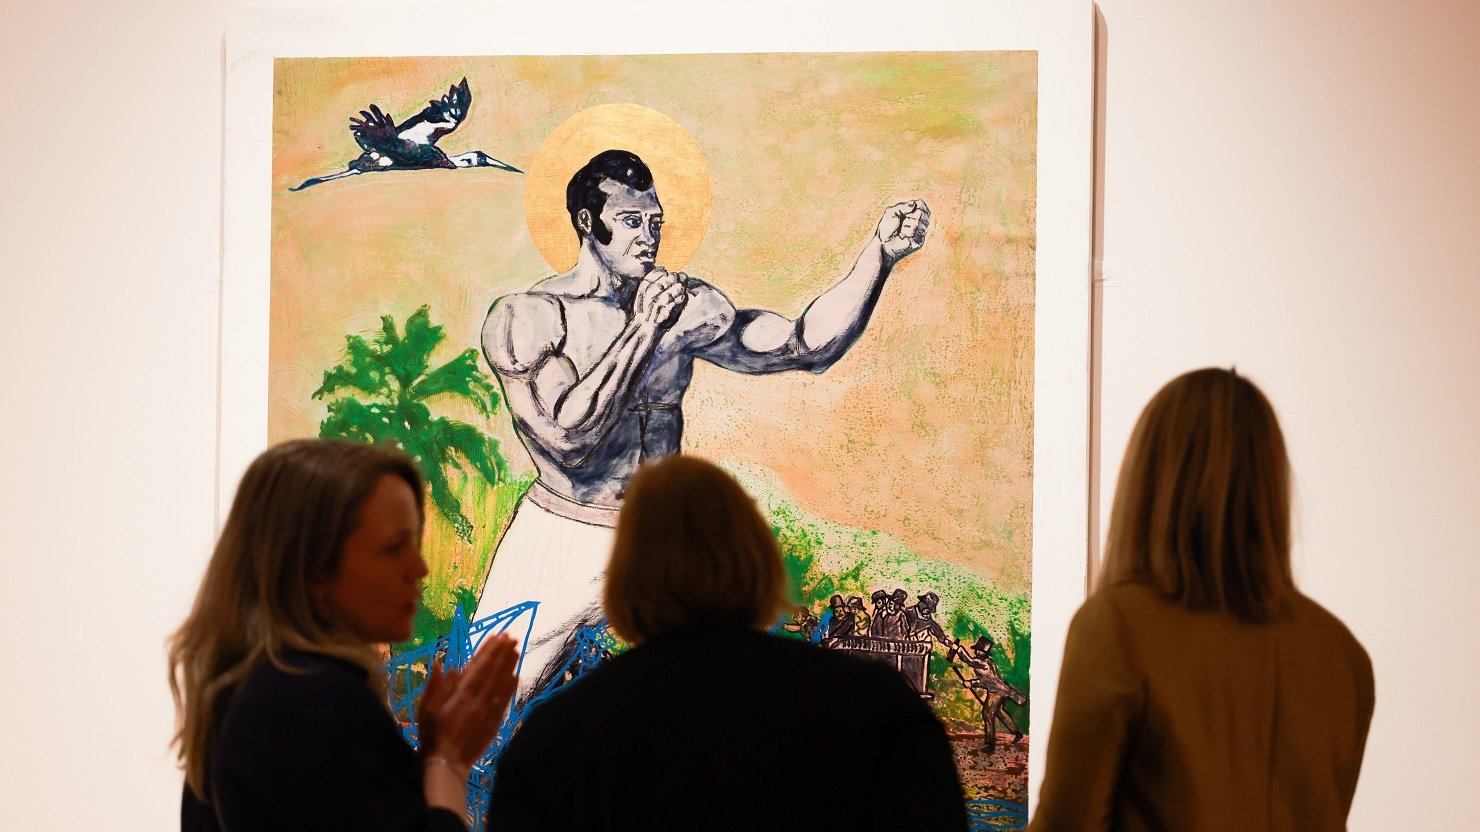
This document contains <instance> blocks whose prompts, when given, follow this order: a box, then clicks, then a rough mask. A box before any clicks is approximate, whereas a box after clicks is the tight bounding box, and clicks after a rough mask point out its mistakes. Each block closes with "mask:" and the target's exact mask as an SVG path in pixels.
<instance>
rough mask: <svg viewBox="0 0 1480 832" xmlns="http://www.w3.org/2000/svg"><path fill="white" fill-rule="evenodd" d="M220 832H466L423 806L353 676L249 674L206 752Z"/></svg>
mask: <svg viewBox="0 0 1480 832" xmlns="http://www.w3.org/2000/svg"><path fill="white" fill-rule="evenodd" d="M211 762H212V764H211V772H210V781H211V793H212V797H213V798H214V800H215V802H216V803H217V806H218V807H219V810H220V813H221V817H222V819H223V820H224V821H225V826H226V829H227V830H228V832H240V831H241V830H282V832H299V830H302V832H310V830H312V832H319V831H320V830H324V829H355V830H363V831H364V832H422V831H423V830H425V832H466V830H467V827H466V826H465V825H464V823H463V820H462V818H461V817H459V816H458V815H457V814H456V813H454V812H450V811H447V810H446V809H441V808H434V807H430V806H428V805H427V803H426V798H425V796H424V795H423V792H422V784H421V773H420V768H419V765H418V761H417V759H416V755H415V753H414V752H413V751H412V750H411V748H410V747H409V746H407V745H406V743H405V742H404V741H403V740H402V739H401V736H400V734H399V732H398V731H397V729H396V726H395V723H394V721H393V720H392V718H391V716H390V714H389V713H388V711H387V710H386V708H385V706H384V705H382V704H381V703H380V702H379V701H378V700H377V698H376V697H375V694H374V693H373V692H372V691H371V690H370V688H369V686H368V685H367V684H366V682H365V680H364V678H363V674H362V673H361V674H359V676H358V678H357V677H356V672H355V671H351V670H348V669H347V668H339V667H322V668H317V669H315V670H314V671H312V672H309V673H306V674H290V673H285V672H281V671H273V672H270V673H266V674H263V673H256V674H254V675H253V677H252V678H251V679H249V680H248V682H247V683H245V684H244V685H243V688H242V689H241V690H240V691H238V693H237V695H236V696H235V697H233V701H232V703H231V705H230V706H229V707H228V709H227V715H226V717H225V719H224V720H223V723H222V726H221V731H220V733H219V734H218V738H217V741H216V743H215V748H214V749H213V752H212V755H211Z"/></svg>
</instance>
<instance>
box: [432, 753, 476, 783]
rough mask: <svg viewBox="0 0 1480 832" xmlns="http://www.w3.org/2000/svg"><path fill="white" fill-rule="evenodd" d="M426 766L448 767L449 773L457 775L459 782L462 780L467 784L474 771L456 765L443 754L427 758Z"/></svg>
mask: <svg viewBox="0 0 1480 832" xmlns="http://www.w3.org/2000/svg"><path fill="white" fill-rule="evenodd" d="M426 764H427V765H429V766H432V765H436V766H446V767H447V769H448V770H449V771H451V772H452V773H453V774H456V775H457V777H458V779H459V780H462V781H463V782H465V783H466V782H467V781H468V778H469V777H471V776H472V774H473V772H472V769H471V768H469V767H468V766H460V765H458V764H457V763H454V762H452V761H451V760H449V759H447V758H446V757H443V756H442V755H441V754H433V755H432V756H430V757H427V758H426Z"/></svg>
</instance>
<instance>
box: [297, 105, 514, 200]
mask: <svg viewBox="0 0 1480 832" xmlns="http://www.w3.org/2000/svg"><path fill="white" fill-rule="evenodd" d="M472 104H473V93H472V92H471V91H470V90H469V89H468V79H467V78H464V79H462V83H460V84H456V85H454V86H452V87H449V88H448V89H447V94H446V95H444V96H442V97H441V98H439V99H433V100H431V101H428V102H427V106H426V109H424V110H422V111H421V112H420V113H417V114H416V115H414V116H412V117H411V118H409V119H407V120H406V121H403V122H401V123H400V124H396V122H395V120H394V119H392V118H391V117H390V115H388V114H387V113H385V112H384V111H382V110H381V109H380V107H378V106H376V105H374V104H371V105H370V109H369V110H361V111H360V117H359V118H355V117H354V116H350V119H349V131H350V132H351V133H353V134H354V137H355V143H356V144H358V145H359V146H360V149H361V150H362V151H364V152H363V153H361V154H360V156H359V158H357V159H355V160H353V161H351V162H350V163H349V167H347V168H346V169H345V170H342V171H339V172H338V173H330V174H326V175H324V176H315V177H313V178H312V179H306V180H304V182H303V184H301V185H299V186H298V187H296V188H289V189H288V190H290V191H301V190H303V189H304V188H307V187H309V186H310V185H317V184H319V183H320V182H329V181H332V180H334V179H343V178H344V177H346V176H355V175H357V174H361V173H372V172H374V171H378V170H426V169H428V168H451V169H457V168H498V169H499V170H507V171H512V172H513V173H523V172H524V171H522V170H520V169H518V168H516V167H514V166H513V165H510V164H508V163H506V162H501V161H499V160H498V159H495V158H493V157H492V156H489V155H488V154H487V153H484V152H483V151H481V150H469V151H468V152H466V153H459V154H457V155H455V156H449V155H447V152H446V151H444V150H443V149H442V148H440V147H437V140H438V139H440V138H442V137H443V136H445V135H447V134H448V133H451V132H452V131H453V130H456V129H457V126H458V125H459V124H462V123H463V119H465V118H467V117H468V108H469V107H471V106H472Z"/></svg>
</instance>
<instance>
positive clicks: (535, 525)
mask: <svg viewBox="0 0 1480 832" xmlns="http://www.w3.org/2000/svg"><path fill="white" fill-rule="evenodd" d="M568 502H569V501H567V500H564V499H563V498H561V497H559V496H558V495H555V494H553V493H552V492H550V491H549V490H548V489H546V488H544V487H543V486H542V485H541V484H540V483H539V482H536V483H535V484H534V485H533V486H532V487H531V488H530V493H529V494H527V495H525V497H524V499H523V500H521V501H520V502H519V505H518V506H517V507H516V508H515V509H514V519H513V521H511V522H510V523H509V529H508V531H507V532H505V533H504V537H503V539H502V540H501V541H499V544H498V548H497V549H496V550H495V551H494V554H493V566H492V567H491V568H490V569H489V572H488V581H487V582H486V583H485V584H484V586H483V594H482V596H480V597H479V599H478V611H477V612H476V613H475V614H474V616H473V621H474V622H477V621H480V620H482V619H484V618H487V617H488V616H490V615H493V614H495V613H498V612H500V611H502V610H506V609H508V608H509V607H512V606H514V605H516V604H520V603H523V602H526V601H535V602H538V604H539V606H538V607H536V608H535V611H534V620H533V622H532V624H530V625H528V633H529V637H528V640H527V641H526V642H525V645H524V648H523V650H524V653H523V656H522V657H521V658H520V663H519V690H518V693H517V694H515V702H516V703H523V702H524V701H525V700H526V699H528V698H529V697H530V696H532V695H534V694H535V693H538V692H539V691H540V690H541V689H543V687H544V686H545V685H547V684H548V683H549V682H550V681H552V680H553V679H554V677H555V676H556V674H557V673H558V672H559V671H560V669H561V668H560V665H561V664H563V663H564V662H565V660H567V659H568V658H569V656H568V655H567V650H566V649H564V648H566V646H567V641H568V640H569V639H570V638H571V637H572V636H574V634H575V632H576V630H577V629H579V628H580V627H582V626H589V625H592V624H595V623H596V622H598V621H600V620H601V619H602V618H604V617H605V616H604V614H603V612H602V610H601V587H602V578H603V577H605V575H606V564H607V561H608V560H610V559H611V549H612V540H613V538H614V536H615V535H614V529H613V528H612V527H611V526H610V525H606V523H607V522H614V521H615V516H616V512H615V510H606V509H598V508H596V507H593V506H585V505H582V504H579V503H571V504H570V505H569V506H564V505H562V504H563V503H568ZM552 508H553V509H556V510H557V511H559V512H560V513H556V511H552V510H551V509H552ZM562 515H576V516H579V517H581V519H575V518H574V517H572V516H562ZM509 632H510V633H511V634H512V635H514V636H515V637H516V638H519V637H522V636H523V635H524V634H525V632H526V625H525V622H524V621H522V620H521V621H516V622H515V623H514V624H513V625H512V626H511V627H510V628H509Z"/></svg>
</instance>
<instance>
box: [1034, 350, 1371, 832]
mask: <svg viewBox="0 0 1480 832" xmlns="http://www.w3.org/2000/svg"><path fill="white" fill-rule="evenodd" d="M1372 708H1373V681H1372V664H1371V662H1370V661H1369V660H1368V658H1367V654H1366V652H1365V651H1364V650H1363V649H1362V646H1361V645H1360V644H1358V643H1357V640H1356V639H1355V638H1353V637H1352V635H1351V633H1350V632H1348V631H1347V629H1346V627H1345V626H1343V625H1342V623H1341V622H1340V621H1338V620H1337V619H1336V617H1335V616H1333V615H1331V613H1329V612H1327V611H1326V610H1324V609H1322V608H1321V607H1320V606H1319V605H1317V604H1316V603H1315V602H1314V601H1312V600H1310V599H1309V598H1306V597H1305V596H1304V595H1302V594H1300V592H1299V590H1297V589H1296V588H1295V582H1294V580H1293V578H1292V576H1291V570H1290V463H1289V460H1288V458H1287V457H1286V454H1285V440H1284V437H1283V435H1282V434H1281V433H1280V426H1279V422H1278V421H1277V420H1276V419H1275V414H1274V408H1272V407H1271V406H1270V404H1269V401H1268V400H1267V399H1266V398H1265V397H1264V394H1263V393H1261V392H1260V391H1259V388H1257V387H1255V386H1254V385H1253V384H1252V383H1251V382H1249V380H1248V379H1246V378H1243V377H1241V376H1239V375H1238V374H1237V373H1235V372H1233V371H1231V370H1221V369H1205V370H1197V371H1195V372H1191V373H1187V374H1186V375H1183V376H1180V377H1178V378H1176V379H1174V380H1173V381H1171V382H1170V383H1169V384H1167V386H1166V387H1163V388H1162V390H1161V392H1159V393H1157V394H1156V396H1155V397H1154V398H1152V400H1151V403H1150V404H1148V405H1147V406H1146V410H1145V411H1144V412H1143V413H1142V414H1141V419H1140V421H1139V422H1137V424H1136V428H1135V431H1134V433H1133V434H1132V435H1131V441H1130V446H1129V448H1128V449H1127V451H1126V455H1125V462H1124V464H1123V465H1122V466H1121V469H1120V483H1119V485H1118V486H1117V487H1116V491H1115V504H1114V507H1113V509H1112V511H1111V518H1110V529H1109V534H1108V536H1107V540H1106V543H1105V563H1104V571H1103V574H1102V576H1101V580H1100V584H1099V587H1098V589H1097V590H1096V591H1095V593H1094V594H1093V595H1091V596H1090V598H1089V600H1087V601H1086V602H1085V603H1084V606H1083V607H1081V608H1080V610H1079V612H1078V613H1077V614H1076V615H1075V617H1074V621H1073V623H1071V624H1070V626H1069V636H1068V643H1067V645H1066V647H1065V650H1064V665H1063V673H1062V675H1061V676H1060V677H1059V692H1058V701H1057V705H1056V706H1055V711H1054V721H1053V731H1052V733H1051V734H1050V738H1049V745H1048V761H1047V768H1046V774H1045V776H1044V781H1043V788H1042V790H1041V791H1040V792H1039V801H1038V809H1037V812H1036V814H1035V815H1034V817H1033V822H1032V824H1031V825H1030V826H1029V829H1030V830H1033V832H1058V830H1074V832H1084V830H1093V829H1115V830H1127V831H1128V832H1137V831H1138V830H1183V829H1195V830H1199V832H1221V831H1222V830H1229V831H1230V832H1232V830H1239V832H1245V830H1252V829H1260V830H1278V832H1296V831H1297V830H1299V832H1314V830H1339V829H1344V828H1345V827H1346V815H1347V811H1348V810H1349V809H1350V807H1351V802H1352V795H1353V793H1354V792H1355V790H1356V786H1357V773H1358V771H1359V770H1360V769H1361V765H1362V751H1363V747H1364V746H1365V744H1366V739H1367V726H1368V723H1369V722H1370V721H1371V718H1372Z"/></svg>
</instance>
